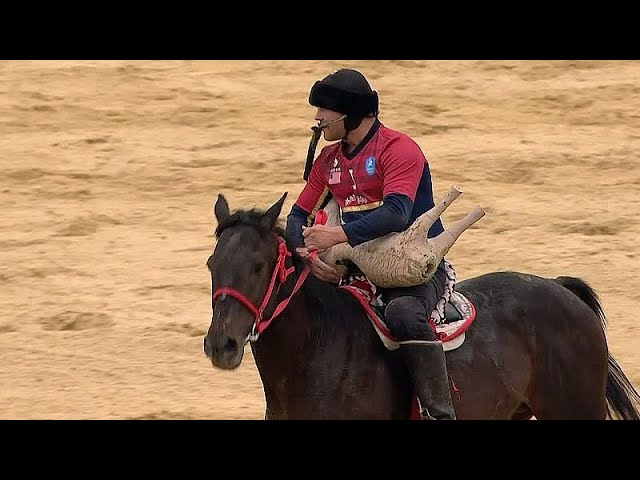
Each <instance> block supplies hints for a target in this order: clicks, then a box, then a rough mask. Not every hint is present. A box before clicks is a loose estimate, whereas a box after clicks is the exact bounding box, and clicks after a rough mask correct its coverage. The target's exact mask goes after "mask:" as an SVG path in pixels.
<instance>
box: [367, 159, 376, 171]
mask: <svg viewBox="0 0 640 480" xmlns="http://www.w3.org/2000/svg"><path fill="white" fill-rule="evenodd" d="M364 169H365V171H366V172H367V175H373V174H374V173H376V159H375V158H374V157H369V158H367V161H366V162H364Z"/></svg>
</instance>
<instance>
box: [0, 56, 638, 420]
mask: <svg viewBox="0 0 640 480" xmlns="http://www.w3.org/2000/svg"><path fill="white" fill-rule="evenodd" d="M344 65H347V66H352V67H355V68H360V69H362V71H363V72H364V73H365V74H367V75H368V77H369V79H370V81H371V83H372V85H373V87H374V88H375V89H376V90H378V92H379V94H380V97H381V120H382V121H383V122H384V123H385V124H387V125H388V126H390V127H394V128H399V129H402V130H405V131H407V132H408V133H410V134H412V135H413V136H414V138H415V139H416V140H417V141H418V142H419V143H420V145H421V146H422V147H423V149H424V151H425V152H426V154H427V155H428V157H429V159H430V162H431V165H432V170H433V174H434V184H435V189H436V195H441V194H443V193H444V192H445V191H446V190H447V189H448V187H449V186H450V185H451V184H457V185H460V186H461V187H462V188H463V190H464V192H465V193H464V195H463V196H462V197H461V198H460V199H459V200H457V202H456V203H455V204H454V205H453V206H452V207H451V208H450V209H449V210H447V212H445V215H444V218H445V222H446V221H447V220H454V219H457V218H459V217H460V216H461V215H462V214H463V213H466V211H468V210H469V209H470V208H471V207H472V206H474V205H475V204H480V205H482V206H483V207H484V208H485V210H486V211H487V216H486V217H485V218H484V219H482V220H481V221H480V222H479V223H478V224H477V225H476V226H474V227H473V229H471V230H470V231H468V232H467V233H465V234H464V235H463V236H462V237H461V239H460V240H459V241H458V243H457V244H456V246H454V247H453V249H452V250H451V252H450V254H449V255H448V258H449V260H450V261H451V262H452V263H453V264H454V266H455V267H456V269H457V272H458V277H459V278H460V279H464V278H468V277H470V276H473V275H477V274H481V273H485V272H488V271H493V270H502V269H510V270H520V271H528V272H531V273H535V274H538V275H546V276H557V275H573V276H580V277H582V278H584V279H585V280H587V281H588V282H589V283H590V284H591V285H592V286H593V287H594V288H595V289H596V291H597V292H598V293H599V294H600V296H601V300H602V302H603V304H604V308H605V311H606V313H607V315H608V320H609V326H608V338H609V343H610V348H611V350H612V351H613V353H614V355H615V356H616V358H617V359H618V361H619V363H620V365H621V366H622V368H623V369H624V370H625V372H626V373H627V375H628V376H629V377H630V378H631V380H632V381H633V383H634V384H635V385H636V387H640V351H639V347H640V331H639V330H638V325H639V321H638V318H637V315H638V305H639V302H640V290H638V286H639V285H640V283H639V282H638V273H637V272H638V269H639V267H640V245H639V242H638V235H639V233H640V222H639V220H638V219H639V218H640V216H639V214H640V170H639V169H638V168H637V163H638V157H639V154H640V87H638V86H637V79H638V78H639V77H640V64H639V63H638V62H616V61H581V62H568V61H567V62H564V61H555V62H533V61H528V62H481V61H477V62H476V61H473V62H462V61H451V62H427V61H425V62H415V61H379V62H377V61H376V62H347V63H341V62H320V61H312V62H306V61H296V62H291V61H264V62H249V61H207V62H203V61H201V62H131V61H127V62H54V61H51V62H17V61H9V62H7V61H4V62H0V152H1V154H0V166H1V167H2V172H3V182H2V187H1V191H2V197H1V198H2V216H0V305H1V306H0V363H1V365H2V367H1V368H0V418H3V419H15V418H21V419H43V418H53V419H71V418H79V419H84V418H104V419H110V418H212V419H258V418H262V415H263V408H264V403H263V397H262V390H261V387H260V382H259V378H258V376H257V372H256V371H255V367H254V365H253V361H252V358H251V356H250V354H249V355H247V356H246V357H245V360H244V362H243V365H242V366H241V367H240V369H239V370H238V371H234V372H220V371H214V370H213V369H212V367H211V365H210V363H209V362H208V361H207V359H206V358H205V357H204V355H203V354H202V335H203V334H204V332H205V331H206V329H207V328H208V325H209V321H210V298H209V295H210V286H209V277H208V273H207V271H206V268H205V261H206V259H207V257H208V255H209V253H210V251H211V249H212V247H213V236H212V232H213V229H214V228H215V221H214V219H213V214H212V207H213V202H214V201H215V198H216V196H217V194H218V193H219V192H223V193H224V194H225V195H226V196H227V198H228V199H229V202H230V205H231V207H232V208H236V207H251V206H254V205H256V206H259V207H266V206H269V205H271V204H272V203H273V202H274V201H275V200H277V199H278V198H279V196H280V195H281V194H282V192H283V191H288V192H289V198H288V200H287V202H286V204H285V210H288V209H289V207H290V206H291V204H292V202H293V200H294V199H295V196H296V194H297V193H298V192H299V191H300V188H301V187H302V180H301V173H302V169H303V166H304V158H305V155H306V149H307V145H308V140H309V138H310V134H311V130H310V127H311V125H312V124H313V123H314V122H313V115H314V109H313V108H312V107H310V106H309V105H308V104H307V94H308V90H309V88H310V86H311V85H312V84H313V82H314V81H315V80H317V79H319V78H322V77H323V76H324V75H326V74H328V73H329V72H330V71H332V70H334V69H336V68H339V67H341V66H344ZM322 145H323V143H322V142H321V144H320V146H322ZM319 148H320V147H319ZM318 150H319V149H318Z"/></svg>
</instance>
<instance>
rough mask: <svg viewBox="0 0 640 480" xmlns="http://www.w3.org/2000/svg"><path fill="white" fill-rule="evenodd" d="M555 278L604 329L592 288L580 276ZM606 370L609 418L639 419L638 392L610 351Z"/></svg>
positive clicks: (639, 397) (596, 298) (639, 398)
mask: <svg viewBox="0 0 640 480" xmlns="http://www.w3.org/2000/svg"><path fill="white" fill-rule="evenodd" d="M555 280H556V282H558V283H559V284H560V285H562V286H563V287H565V288H566V289H568V290H570V291H571V292H573V293H574V294H575V295H577V296H578V298H580V299H581V300H582V301H583V302H584V303H586V304H587V305H588V306H589V308H591V310H593V311H594V312H595V314H596V315H597V316H598V317H599V318H600V323H601V326H602V330H603V331H604V330H605V327H606V323H607V320H606V317H605V314H604V310H603V308H602V304H601V303H600V299H599V298H598V295H597V294H596V292H595V291H594V290H593V288H591V286H589V285H588V284H587V283H586V282H585V281H584V280H581V279H580V278H575V277H557V278H556V279H555ZM608 371H609V374H608V375H607V390H606V397H607V414H608V416H609V418H614V415H615V416H616V417H617V418H620V419H622V420H640V411H639V410H638V407H637V405H638V404H640V394H638V392H637V391H636V389H635V388H634V387H633V385H632V384H631V382H630V381H629V379H628V378H627V376H626V375H625V374H624V372H623V371H622V368H620V365H618V362H616V360H615V359H614V358H613V356H612V355H611V352H609V353H608Z"/></svg>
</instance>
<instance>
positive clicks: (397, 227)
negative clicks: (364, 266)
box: [342, 193, 413, 247]
mask: <svg viewBox="0 0 640 480" xmlns="http://www.w3.org/2000/svg"><path fill="white" fill-rule="evenodd" d="M412 209H413V202H412V201H411V199H410V198H409V197H407V196H406V195H400V194H396V193H393V194H390V195H387V196H386V197H384V201H383V203H382V205H381V206H380V207H378V208H377V209H375V210H374V211H372V212H370V213H369V214H367V215H365V216H364V217H362V218H360V219H359V220H356V221H353V222H349V223H345V224H344V225H343V226H342V227H343V229H344V233H345V234H346V235H347V238H348V242H349V245H351V246H352V247H355V246H356V245H360V244H361V243H364V242H367V241H369V240H373V239H374V238H378V237H382V236H383V235H387V234H388V233H393V232H400V231H402V230H404V228H405V227H406V226H407V223H408V222H409V218H410V217H411V210H412Z"/></svg>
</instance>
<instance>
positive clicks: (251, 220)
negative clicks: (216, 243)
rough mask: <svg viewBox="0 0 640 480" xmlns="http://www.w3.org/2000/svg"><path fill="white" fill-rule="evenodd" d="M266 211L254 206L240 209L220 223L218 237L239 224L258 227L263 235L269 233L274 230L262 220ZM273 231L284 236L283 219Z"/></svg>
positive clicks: (216, 233)
mask: <svg viewBox="0 0 640 480" xmlns="http://www.w3.org/2000/svg"><path fill="white" fill-rule="evenodd" d="M264 213H265V212H264V210H260V209H258V208H252V209H251V210H238V211H237V212H235V213H233V214H232V215H229V216H228V217H227V218H225V219H224V220H222V221H221V222H220V223H218V226H217V227H216V231H215V235H216V238H220V235H222V232H223V231H224V230H226V229H227V228H230V227H235V226H238V225H247V226H249V227H254V228H256V229H258V231H259V232H260V234H261V235H262V236H265V235H267V234H268V233H269V232H271V231H272V230H270V229H269V228H267V227H265V226H264V225H263V224H262V222H261V220H262V216H263V215H264ZM273 231H274V232H275V233H276V234H278V235H280V236H281V237H283V238H284V236H285V227H284V223H283V221H282V220H280V219H279V220H278V222H277V225H276V226H275V228H274V229H273Z"/></svg>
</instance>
